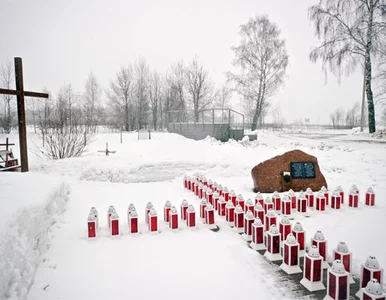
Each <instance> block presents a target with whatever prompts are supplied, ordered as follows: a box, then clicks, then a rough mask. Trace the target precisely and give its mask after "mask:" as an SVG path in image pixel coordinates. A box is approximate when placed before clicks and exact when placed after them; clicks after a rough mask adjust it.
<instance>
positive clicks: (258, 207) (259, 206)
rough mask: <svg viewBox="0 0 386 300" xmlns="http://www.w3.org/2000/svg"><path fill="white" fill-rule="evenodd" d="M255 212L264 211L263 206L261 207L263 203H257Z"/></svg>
mask: <svg viewBox="0 0 386 300" xmlns="http://www.w3.org/2000/svg"><path fill="white" fill-rule="evenodd" d="M255 210H264V208H263V206H262V205H261V203H259V202H257V203H256V204H255Z"/></svg>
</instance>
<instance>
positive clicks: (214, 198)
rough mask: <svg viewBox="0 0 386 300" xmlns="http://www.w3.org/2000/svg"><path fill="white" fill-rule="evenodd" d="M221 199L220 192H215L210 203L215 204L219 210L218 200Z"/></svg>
mask: <svg viewBox="0 0 386 300" xmlns="http://www.w3.org/2000/svg"><path fill="white" fill-rule="evenodd" d="M219 199H220V194H219V193H218V192H214V195H213V201H212V202H209V203H210V204H212V205H213V207H214V209H215V210H218V200H219Z"/></svg>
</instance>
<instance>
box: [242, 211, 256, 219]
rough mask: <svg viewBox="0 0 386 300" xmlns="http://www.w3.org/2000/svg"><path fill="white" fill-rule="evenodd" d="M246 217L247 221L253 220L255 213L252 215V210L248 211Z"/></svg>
mask: <svg viewBox="0 0 386 300" xmlns="http://www.w3.org/2000/svg"><path fill="white" fill-rule="evenodd" d="M244 217H245V218H246V219H253V218H254V216H253V213H252V212H251V211H250V210H248V211H247V212H246V214H245V216H244Z"/></svg>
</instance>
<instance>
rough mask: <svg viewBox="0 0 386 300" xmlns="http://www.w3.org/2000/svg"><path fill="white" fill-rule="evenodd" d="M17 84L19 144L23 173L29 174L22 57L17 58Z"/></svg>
mask: <svg viewBox="0 0 386 300" xmlns="http://www.w3.org/2000/svg"><path fill="white" fill-rule="evenodd" d="M15 82H16V90H17V91H19V94H18V95H17V96H16V97H17V115H18V123H19V143H20V159H21V171H22V172H28V152H27V151H28V150H27V129H26V124H25V105H24V86H23V63H22V61H21V58H20V57H15Z"/></svg>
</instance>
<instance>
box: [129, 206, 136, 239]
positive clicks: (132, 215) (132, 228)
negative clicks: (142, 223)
mask: <svg viewBox="0 0 386 300" xmlns="http://www.w3.org/2000/svg"><path fill="white" fill-rule="evenodd" d="M129 232H130V233H132V234H135V233H138V213H137V211H136V210H132V211H131V213H130V218H129Z"/></svg>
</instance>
